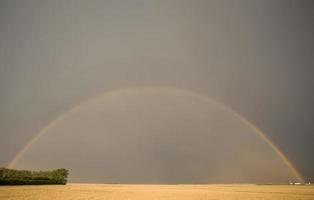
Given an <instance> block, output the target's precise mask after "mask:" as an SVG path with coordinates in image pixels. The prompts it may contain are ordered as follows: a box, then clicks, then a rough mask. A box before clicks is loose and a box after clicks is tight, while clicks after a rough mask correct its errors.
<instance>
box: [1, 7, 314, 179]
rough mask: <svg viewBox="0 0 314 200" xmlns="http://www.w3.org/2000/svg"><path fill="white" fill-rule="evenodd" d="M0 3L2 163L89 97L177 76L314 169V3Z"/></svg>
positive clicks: (175, 80)
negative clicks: (58, 117) (230, 109)
mask: <svg viewBox="0 0 314 200" xmlns="http://www.w3.org/2000/svg"><path fill="white" fill-rule="evenodd" d="M0 6H1V8H0V11H1V12H0V95H1V98H0V133H1V143H0V164H2V165H3V164H5V163H6V162H7V161H9V160H10V159H11V158H12V157H13V156H14V155H15V154H16V152H17V151H18V150H19V149H20V148H21V146H23V144H25V142H27V141H28V140H29V139H30V138H31V137H32V135H33V134H34V133H36V132H38V130H40V129H41V128H42V127H44V126H45V125H46V124H48V123H49V122H50V121H51V120H52V119H54V118H55V117H56V116H58V115H59V114H60V113H62V112H63V111H64V110H66V109H68V108H69V107H71V106H72V105H74V104H75V103H77V102H80V101H81V100H84V99H86V98H88V97H90V96H93V95H96V94H98V93H102V92H104V91H109V90H112V89H115V88H124V87H129V86H132V85H171V86H176V87H179V88H184V89H190V90H194V91H197V92H200V93H203V94H205V95H208V96H210V97H213V98H215V99H218V100H221V101H222V102H224V103H225V104H226V105H228V106H230V107H232V108H234V109H235V110H237V111H238V112H239V113H241V114H243V115H244V116H245V117H247V118H248V119H250V120H251V121H252V122H254V123H255V124H256V125H257V126H258V127H260V128H261V129H262V130H263V131H265V132H266V133H267V134H268V136H269V137H270V138H271V139H272V140H273V141H274V142H275V143H276V144H277V145H278V146H279V147H280V148H281V149H282V150H283V151H284V152H285V153H286V154H287V155H288V157H289V158H290V159H291V160H292V161H293V163H295V164H296V166H297V167H298V168H299V169H300V171H301V172H302V173H303V174H304V176H305V178H312V179H313V178H314V174H313V173H314V172H313V166H314V160H313V159H314V158H313V156H312V155H311V152H313V150H314V149H313V141H314V136H313V131H314V125H313V123H312V122H313V119H314V108H313V102H314V95H313V92H312V90H313V89H312V88H313V86H314V79H313V78H312V76H313V74H314V61H313V52H314V39H313V37H312V36H313V35H314V29H313V22H312V19H313V18H314V16H313V15H314V14H313V12H312V10H313V8H314V6H313V3H312V1H1V3H0Z"/></svg>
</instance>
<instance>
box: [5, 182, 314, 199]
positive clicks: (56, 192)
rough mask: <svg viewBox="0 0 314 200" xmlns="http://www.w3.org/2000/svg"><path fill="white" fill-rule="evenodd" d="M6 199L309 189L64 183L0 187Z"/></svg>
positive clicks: (247, 195)
mask: <svg viewBox="0 0 314 200" xmlns="http://www.w3.org/2000/svg"><path fill="white" fill-rule="evenodd" d="M0 199H1V200H2V199H6V200H46V199H47V200H48V199H49V200H70V199H73V200H74V199H75V200H83V199H90V200H98V199H99V200H100V199H106V200H111V199H112V200H120V199H121V200H122V199H123V200H125V199H128V200H133V199H137V200H142V199H145V200H146V199H147V200H148V199H151V200H157V199H158V200H159V199H163V200H167V199H173V200H176V199H183V200H184V199H189V200H193V199H197V200H205V199H215V200H219V199H232V200H233V199H234V200H236V199H237V200H240V199H241V200H246V199H253V200H258V199H263V200H268V199H272V200H275V199H276V200H283V199H284V200H290V199H291V200H292V199H293V200H295V199H304V200H313V199H314V187H313V186H289V185H242V184H230V185H227V184H226V185H224V184H221V185H118V184H67V185H65V186H64V185H46V186H1V187H0Z"/></svg>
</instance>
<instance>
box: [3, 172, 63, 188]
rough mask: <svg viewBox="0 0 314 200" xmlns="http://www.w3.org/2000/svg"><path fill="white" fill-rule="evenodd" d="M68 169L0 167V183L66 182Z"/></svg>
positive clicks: (35, 183)
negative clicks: (37, 169)
mask: <svg viewBox="0 0 314 200" xmlns="http://www.w3.org/2000/svg"><path fill="white" fill-rule="evenodd" d="M68 175H69V171H68V170H67V169H63V168H60V169H55V170H49V171H30V170H16V169H8V168H0V185H42V184H63V185H64V184H66V183H67V177H68Z"/></svg>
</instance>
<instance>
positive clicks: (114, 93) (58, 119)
mask: <svg viewBox="0 0 314 200" xmlns="http://www.w3.org/2000/svg"><path fill="white" fill-rule="evenodd" d="M145 91H156V92H157V91H168V92H169V91H170V92H175V93H180V94H184V95H192V96H194V97H197V98H200V99H202V100H206V101H208V102H209V103H213V104H214V105H217V106H219V107H221V108H222V109H224V110H227V111H229V112H230V113H231V114H232V115H233V116H235V117H236V118H237V119H239V120H240V121H241V122H242V123H244V124H245V125H247V126H248V127H250V128H251V129H253V130H254V132H255V133H256V134H257V135H258V136H259V137H260V138H261V139H262V140H264V141H265V142H266V143H267V144H268V145H269V146H270V147H271V148H272V150H273V151H274V152H275V153H276V154H277V155H278V156H279V157H280V159H282V160H283V161H284V163H285V164H286V165H287V167H289V169H290V170H291V172H292V173H293V174H294V176H295V177H296V178H298V179H299V181H300V182H303V183H304V178H303V177H302V175H301V173H300V172H299V171H298V170H297V168H296V167H295V166H294V165H293V164H292V162H291V161H290V160H289V159H288V158H287V156H286V155H285V154H284V153H283V152H282V151H281V150H280V149H279V148H278V147H277V146H276V145H275V144H274V143H273V142H272V141H271V140H270V139H269V138H268V137H267V136H266V134H265V133H263V132H262V131H261V130H260V129H259V128H258V127H256V126H255V125H254V124H253V123H252V122H250V121H249V120H248V119H246V118H245V117H244V116H242V115H240V114H239V113H237V112H236V111H235V110H233V109H232V108H230V107H228V106H226V105H224V104H223V103H221V102H219V101H216V100H214V99H212V98H209V97H207V96H206V95H204V94H201V93H197V92H193V91H190V90H184V89H180V88H177V87H169V86H136V87H129V88H124V89H115V90H111V91H107V92H104V93H101V94H99V95H96V96H93V97H91V98H89V99H86V100H84V101H81V102H79V103H77V104H75V105H74V106H73V107H71V108H70V109H68V110H66V111H65V112H63V113H61V114H60V115H58V116H57V117H56V118H55V119H54V120H52V121H51V122H50V123H49V124H47V125H46V126H45V127H44V128H42V129H41V130H40V131H39V132H38V133H35V134H34V135H33V137H32V138H31V139H30V140H29V141H28V142H27V143H26V144H25V145H24V146H23V147H22V148H21V149H20V150H19V151H18V152H17V154H16V155H15V156H14V157H13V159H12V160H11V161H9V162H8V163H7V164H6V167H8V168H12V167H14V165H15V164H16V162H17V161H18V160H19V159H20V158H21V157H22V156H23V155H24V153H25V152H26V151H27V150H28V148H29V147H30V146H32V144H34V143H35V142H36V141H37V140H38V139H39V138H40V137H42V136H43V135H44V134H45V133H46V132H48V130H49V129H51V128H52V127H54V126H55V125H57V124H58V123H59V122H61V121H63V120H64V118H65V117H67V116H69V115H71V114H72V113H74V112H75V111H77V110H78V109H80V108H81V107H83V106H85V105H87V104H89V103H92V102H94V101H96V100H97V99H99V98H102V97H111V98H115V97H117V96H119V94H121V93H133V92H145Z"/></svg>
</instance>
